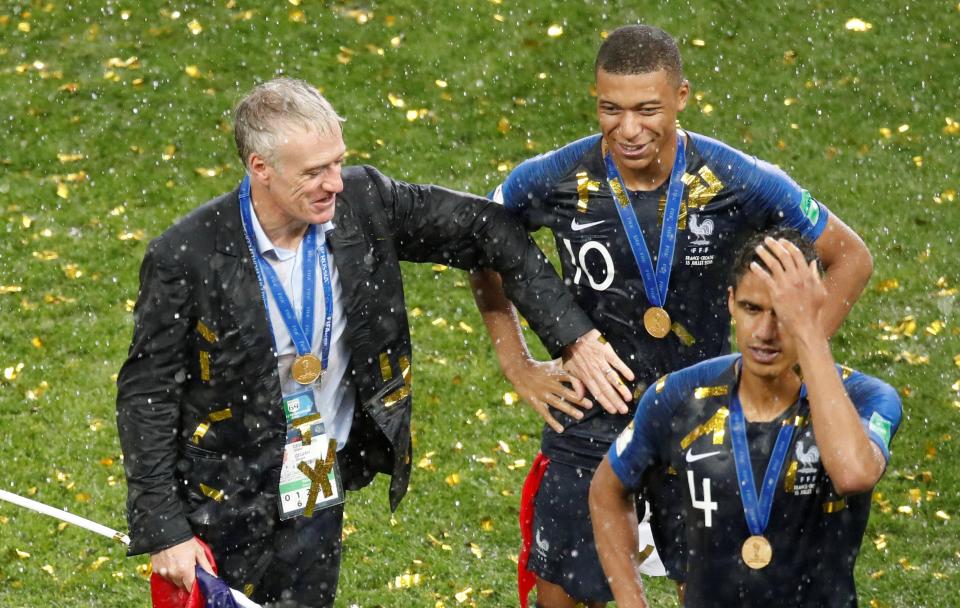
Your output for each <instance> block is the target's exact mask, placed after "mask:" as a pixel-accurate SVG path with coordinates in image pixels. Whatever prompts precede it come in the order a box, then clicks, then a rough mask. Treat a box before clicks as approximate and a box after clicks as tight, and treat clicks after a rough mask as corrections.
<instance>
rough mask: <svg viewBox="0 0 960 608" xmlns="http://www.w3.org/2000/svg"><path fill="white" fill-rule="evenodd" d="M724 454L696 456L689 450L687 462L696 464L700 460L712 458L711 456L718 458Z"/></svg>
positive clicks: (710, 453)
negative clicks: (717, 456)
mask: <svg viewBox="0 0 960 608" xmlns="http://www.w3.org/2000/svg"><path fill="white" fill-rule="evenodd" d="M721 453H722V452H719V451H718V452H704V453H703V454H694V453H693V450H687V462H696V461H698V460H703V459H704V458H710V457H711V456H716V455H717V454H721Z"/></svg>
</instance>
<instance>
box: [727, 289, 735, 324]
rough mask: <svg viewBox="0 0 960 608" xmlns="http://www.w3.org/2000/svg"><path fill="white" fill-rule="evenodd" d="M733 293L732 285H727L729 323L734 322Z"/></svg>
mask: <svg viewBox="0 0 960 608" xmlns="http://www.w3.org/2000/svg"><path fill="white" fill-rule="evenodd" d="M735 295H736V294H735V293H734V291H733V285H731V286H729V287H727V310H728V311H729V312H730V319H731V321H730V322H731V323H736V321H734V320H733V310H734V308H735V300H734V297H735Z"/></svg>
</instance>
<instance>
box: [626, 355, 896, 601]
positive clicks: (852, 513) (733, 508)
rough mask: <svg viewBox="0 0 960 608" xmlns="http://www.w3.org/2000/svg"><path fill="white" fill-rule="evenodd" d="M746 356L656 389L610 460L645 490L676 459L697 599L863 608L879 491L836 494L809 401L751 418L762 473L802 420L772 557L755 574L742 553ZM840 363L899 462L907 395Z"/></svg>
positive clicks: (855, 399) (672, 378)
mask: <svg viewBox="0 0 960 608" xmlns="http://www.w3.org/2000/svg"><path fill="white" fill-rule="evenodd" d="M739 358H740V357H739V355H727V356H725V357H718V358H716V359H712V360H709V361H705V362H703V363H700V364H697V365H695V366H693V367H689V368H686V369H684V370H681V371H678V372H674V373H671V374H669V375H668V376H666V377H665V378H662V379H661V380H659V381H658V382H657V383H656V384H655V385H654V386H652V387H650V388H649V389H648V390H647V392H646V393H645V394H644V396H643V399H642V400H641V402H640V404H639V406H638V408H637V413H636V416H635V418H634V420H633V422H632V423H631V424H630V425H628V426H627V428H626V429H624V431H623V433H622V434H621V435H620V437H619V438H617V440H616V443H615V444H614V445H613V446H612V447H611V448H610V451H609V452H608V458H609V460H610V465H611V467H612V468H613V471H614V473H615V474H616V475H617V477H618V478H619V479H620V481H621V482H622V483H623V485H624V486H625V487H626V488H628V489H630V490H633V489H636V488H638V487H639V486H640V485H642V479H643V477H644V475H645V474H646V472H647V471H648V470H659V469H662V468H663V467H664V466H667V467H669V468H670V470H671V472H675V473H676V474H677V475H679V480H680V484H679V485H680V486H681V487H682V488H683V496H682V499H681V503H682V508H683V511H684V521H685V541H686V546H687V560H686V562H687V566H686V573H685V576H684V578H685V580H686V583H687V591H686V605H687V606H690V607H698V608H699V607H703V606H724V607H726V606H762V605H765V604H766V603H771V604H773V603H775V605H777V606H778V607H794V606H797V607H799V606H803V607H811V608H812V607H819V608H823V607H839V606H844V607H847V606H856V589H855V587H854V580H853V566H854V561H855V560H856V558H857V552H858V551H859V549H860V544H861V542H862V540H863V533H864V529H865V528H866V525H867V518H868V516H869V514H870V497H871V492H866V493H863V494H858V495H853V496H846V497H843V496H840V495H838V494H837V493H836V491H835V490H834V488H833V484H832V482H831V481H830V478H829V477H828V476H827V473H826V471H825V470H824V468H823V464H822V463H821V461H820V452H819V450H818V448H817V441H816V437H814V434H813V425H812V422H811V420H810V416H809V405H808V403H807V402H806V399H805V398H801V399H800V400H799V401H798V402H797V403H796V404H794V406H793V407H792V408H789V409H788V410H787V411H786V412H784V414H783V416H781V418H780V419H778V420H774V421H771V422H761V423H751V422H748V423H747V437H748V441H749V446H750V458H751V463H752V465H753V468H754V477H755V479H758V480H759V479H763V473H764V471H765V469H766V466H767V462H768V460H769V456H770V452H771V449H772V446H773V444H774V442H775V441H776V435H777V433H778V432H779V430H780V426H781V424H782V422H783V420H784V419H786V418H787V417H800V418H801V419H800V422H799V424H798V425H797V429H796V431H795V432H794V437H793V441H792V444H791V445H790V448H789V451H788V452H787V454H788V456H787V460H786V462H785V466H784V467H783V470H782V472H781V474H780V478H779V479H778V481H777V489H776V493H775V494H774V498H773V510H772V512H771V515H770V522H769V524H768V526H767V529H766V531H765V532H764V535H765V536H766V538H767V539H768V540H769V541H770V543H771V545H772V547H773V560H772V561H771V563H770V564H769V565H768V566H767V567H766V568H763V569H760V570H753V569H751V568H749V567H748V566H747V565H746V564H744V562H743V560H742V558H741V546H742V544H743V542H744V541H745V540H746V539H747V538H748V537H749V536H750V530H749V528H748V527H747V523H746V519H745V516H744V512H743V504H742V503H741V500H740V491H739V485H738V480H737V471H736V465H735V462H734V458H733V452H732V448H731V444H730V427H729V422H728V421H727V417H728V415H729V402H730V395H731V394H732V391H734V390H736V382H737V366H738V363H739ZM837 370H838V373H840V374H841V376H842V378H843V385H844V388H845V389H846V391H847V394H848V395H849V396H850V400H851V402H852V403H853V405H854V407H856V409H857V413H858V414H859V416H860V419H861V420H862V422H863V426H864V429H865V430H866V432H867V434H868V436H869V437H870V439H871V440H872V441H873V442H874V443H876V444H877V445H878V446H879V447H880V449H881V451H882V452H883V455H884V457H885V458H886V459H887V460H889V457H890V451H889V448H890V440H891V439H892V438H893V435H894V434H895V433H896V431H897V427H898V426H899V424H900V416H901V412H902V410H901V405H900V399H899V397H898V396H897V392H896V391H895V390H894V389H893V388H892V387H891V386H889V385H888V384H886V383H885V382H882V381H880V380H877V379H876V378H873V377H871V376H867V375H864V374H862V373H859V372H856V371H853V370H851V369H849V368H845V367H842V366H838V367H837Z"/></svg>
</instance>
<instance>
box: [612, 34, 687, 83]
mask: <svg viewBox="0 0 960 608" xmlns="http://www.w3.org/2000/svg"><path fill="white" fill-rule="evenodd" d="M600 70H603V71H604V72H607V73H608V74H620V75H624V74H627V75H632V74H648V73H650V72H656V71H659V70H665V71H666V72H667V73H668V74H670V75H671V76H673V77H674V78H676V81H677V83H678V84H679V83H681V82H683V60H682V59H680V49H679V48H677V41H676V40H674V39H673V38H672V37H671V36H670V34H668V33H666V32H665V31H663V30H661V29H660V28H657V27H653V26H652V25H625V26H623V27H618V28H617V29H615V30H613V31H612V32H610V34H609V35H608V36H607V39H606V40H604V41H603V44H601V45H600V50H599V51H597V61H596V63H595V64H594V74H596V73H598V72H599V71H600Z"/></svg>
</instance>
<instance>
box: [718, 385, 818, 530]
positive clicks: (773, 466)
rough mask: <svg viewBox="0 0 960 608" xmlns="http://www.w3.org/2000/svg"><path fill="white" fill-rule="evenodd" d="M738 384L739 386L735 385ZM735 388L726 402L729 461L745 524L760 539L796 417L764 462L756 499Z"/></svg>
mask: <svg viewBox="0 0 960 608" xmlns="http://www.w3.org/2000/svg"><path fill="white" fill-rule="evenodd" d="M738 384H739V383H738ZM738 390H739V386H735V387H734V390H733V395H732V397H731V398H730V417H729V418H728V420H729V423H730V444H731V445H732V447H733V460H734V462H735V463H736V467H737V480H738V481H739V482H740V502H742V503H743V514H744V517H745V518H746V520H747V527H748V528H749V529H750V533H751V534H753V535H755V536H762V535H763V532H764V531H765V530H766V529H767V524H768V523H769V522H770V512H771V511H772V510H773V495H774V494H776V491H777V481H778V480H779V479H780V473H781V472H782V471H783V465H784V463H785V462H786V460H787V451H788V450H789V449H790V444H791V442H792V441H793V432H794V431H795V430H796V419H797V417H796V416H793V417H791V418H790V419H788V420H784V422H783V426H781V427H780V432H779V433H778V434H777V441H776V443H774V445H773V451H772V452H771V453H770V461H769V462H767V471H766V473H764V475H763V485H762V487H761V488H760V496H759V497H758V496H757V487H756V482H755V481H754V477H753V466H752V465H751V464H750V447H749V446H748V445H747V424H746V419H745V417H744V415H743V406H741V405H740V397H739V395H738ZM806 392H807V387H806V386H802V387H801V389H800V397H799V399H800V400H801V401H802V400H803V399H804V398H805V397H806Z"/></svg>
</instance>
